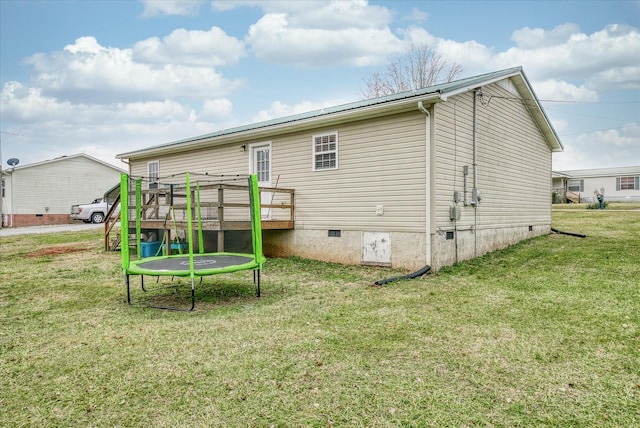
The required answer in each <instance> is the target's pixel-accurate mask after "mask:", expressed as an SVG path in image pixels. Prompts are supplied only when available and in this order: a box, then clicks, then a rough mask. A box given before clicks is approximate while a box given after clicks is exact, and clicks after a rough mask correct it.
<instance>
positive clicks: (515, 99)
mask: <svg viewBox="0 0 640 428" xmlns="http://www.w3.org/2000/svg"><path fill="white" fill-rule="evenodd" d="M558 151H562V145H561V143H560V141H559V139H558V137H557V135H556V133H555V131H554V129H553V127H552V126H551V123H550V122H549V120H548V118H547V116H546V114H545V112H544V111H543V109H542V106H541V105H540V102H539V100H538V99H537V97H536V95H535V94H534V92H533V89H532V88H531V85H530V83H529V81H528V80H527V78H526V76H525V74H524V72H523V70H522V68H521V67H516V68H511V69H507V70H502V71H497V72H493V73H488V74H484V75H480V76H474V77H469V78H466V79H461V80H457V81H454V82H449V83H444V84H439V85H435V86H432V87H428V88H423V89H417V90H414V91H409V92H403V93H399V94H393V95H389V96H385V97H381V98H376V99H370V100H366V101H359V102H354V103H350V104H346V105H341V106H337V107H333V108H326V109H322V110H318V111H313V112H309V113H304V114H299V115H295V116H289V117H284V118H280V119H274V120H271V121H267V122H261V123H256V124H251V125H246V126H241V127H238V128H233V129H226V130H222V131H218V132H214V133H212V134H208V135H201V136H197V137H193V138H189V139H185V140H181V141H176V142H172V143H168V144H162V145H158V146H154V147H150V148H147V149H143V150H137V151H133V152H129V153H123V154H119V155H117V158H120V159H127V160H128V162H129V164H130V167H129V168H130V172H129V173H130V174H131V175H132V176H136V177H146V178H148V179H149V180H150V183H153V181H154V179H156V178H157V177H165V176H170V175H172V174H178V173H181V172H184V171H192V172H200V173H209V174H246V173H258V174H259V177H260V181H261V185H262V186H265V187H273V186H275V185H276V184H277V185H278V187H280V188H288V189H295V228H294V229H292V230H263V237H264V250H265V254H266V255H268V256H292V255H296V256H300V257H305V258H313V259H318V260H325V261H335V262H341V263H347V264H377V265H385V266H394V267H404V268H410V269H412V268H415V269H418V268H422V267H423V266H425V265H430V266H431V267H432V269H434V270H437V269H439V268H440V267H442V266H446V265H451V264H453V263H455V262H457V261H460V260H465V259H470V258H473V257H477V256H479V255H482V254H484V253H486V252H488V251H492V250H495V249H498V248H501V247H505V246H508V245H510V244H513V243H516V242H518V241H521V240H523V239H527V238H531V237H534V236H538V235H543V234H547V233H550V228H551V198H550V196H551V158H552V153H553V152H558Z"/></svg>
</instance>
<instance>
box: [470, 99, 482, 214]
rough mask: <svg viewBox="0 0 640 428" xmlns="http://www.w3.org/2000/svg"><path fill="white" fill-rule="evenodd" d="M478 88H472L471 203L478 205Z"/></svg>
mask: <svg viewBox="0 0 640 428" xmlns="http://www.w3.org/2000/svg"><path fill="white" fill-rule="evenodd" d="M479 91H480V88H476V89H474V90H473V190H472V192H473V194H472V197H471V200H472V202H471V203H472V204H473V205H475V206H478V203H479V195H478V92H479Z"/></svg>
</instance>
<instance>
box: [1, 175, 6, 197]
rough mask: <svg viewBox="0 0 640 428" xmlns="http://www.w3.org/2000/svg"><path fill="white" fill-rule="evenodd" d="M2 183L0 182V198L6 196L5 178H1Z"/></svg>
mask: <svg viewBox="0 0 640 428" xmlns="http://www.w3.org/2000/svg"><path fill="white" fill-rule="evenodd" d="M1 181H2V184H0V198H4V192H5V190H4V178H3V179H2V180H1Z"/></svg>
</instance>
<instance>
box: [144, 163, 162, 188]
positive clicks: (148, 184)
mask: <svg viewBox="0 0 640 428" xmlns="http://www.w3.org/2000/svg"><path fill="white" fill-rule="evenodd" d="M153 163H155V164H157V165H158V182H159V181H160V161H159V160H154V161H149V162H147V179H148V180H149V181H147V188H148V189H157V185H156V187H151V174H150V173H149V166H150V165H151V164H153Z"/></svg>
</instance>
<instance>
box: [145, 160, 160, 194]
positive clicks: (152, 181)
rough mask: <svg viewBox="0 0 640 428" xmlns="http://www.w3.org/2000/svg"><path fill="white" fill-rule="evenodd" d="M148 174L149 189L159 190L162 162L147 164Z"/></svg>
mask: <svg viewBox="0 0 640 428" xmlns="http://www.w3.org/2000/svg"><path fill="white" fill-rule="evenodd" d="M147 172H148V174H147V178H148V179H149V189H157V188H158V180H159V179H160V161H154V162H149V163H148V164H147Z"/></svg>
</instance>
